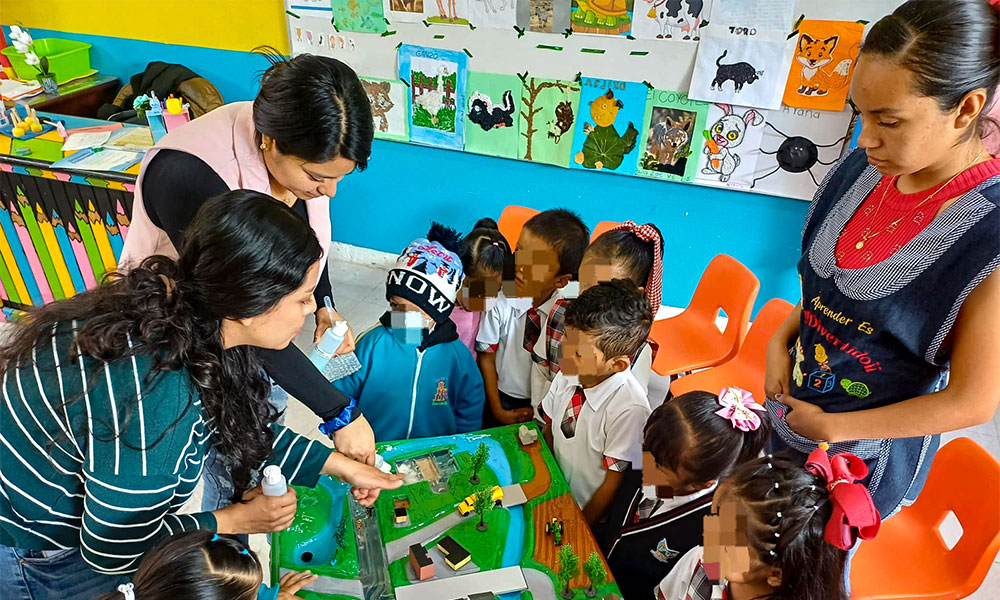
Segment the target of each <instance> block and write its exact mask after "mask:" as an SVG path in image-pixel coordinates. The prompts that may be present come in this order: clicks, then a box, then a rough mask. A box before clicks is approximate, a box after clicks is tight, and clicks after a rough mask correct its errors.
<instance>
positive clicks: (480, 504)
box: [472, 486, 493, 531]
mask: <svg viewBox="0 0 1000 600" xmlns="http://www.w3.org/2000/svg"><path fill="white" fill-rule="evenodd" d="M472 509H473V510H475V511H476V514H477V515H479V525H476V529H478V530H479V531H486V529H487V527H488V525H487V524H486V515H487V513H489V512H490V511H491V510H493V487H492V486H486V487H484V488H482V489H480V490H479V491H477V492H476V493H475V495H474V496H473V497H472Z"/></svg>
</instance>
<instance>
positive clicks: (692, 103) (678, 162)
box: [637, 90, 709, 181]
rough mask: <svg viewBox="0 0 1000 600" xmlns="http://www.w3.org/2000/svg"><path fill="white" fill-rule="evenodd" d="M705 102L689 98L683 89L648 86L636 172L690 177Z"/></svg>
mask: <svg viewBox="0 0 1000 600" xmlns="http://www.w3.org/2000/svg"><path fill="white" fill-rule="evenodd" d="M708 106H709V105H708V103H707V102H699V101H697V100H691V99H689V98H688V97H687V94H685V93H684V92H675V91H671V90H649V101H648V104H647V106H646V117H645V119H643V125H642V142H641V143H640V149H641V151H640V154H639V166H638V170H637V172H638V174H639V175H641V176H643V177H652V178H654V179H667V180H670V181H692V180H694V178H695V175H696V174H697V173H698V157H699V155H700V154H701V147H702V144H703V143H704V138H703V137H702V132H703V131H704V130H705V119H706V118H707V115H708Z"/></svg>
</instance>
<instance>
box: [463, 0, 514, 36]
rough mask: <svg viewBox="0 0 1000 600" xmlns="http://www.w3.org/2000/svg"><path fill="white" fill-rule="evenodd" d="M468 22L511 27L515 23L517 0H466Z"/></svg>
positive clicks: (486, 25) (490, 26) (499, 27)
mask: <svg viewBox="0 0 1000 600" xmlns="http://www.w3.org/2000/svg"><path fill="white" fill-rule="evenodd" d="M468 2H469V22H470V23H472V24H473V25H475V26H476V27H487V28H491V29H508V30H509V29H512V28H513V27H514V25H515V24H516V23H517V0H468Z"/></svg>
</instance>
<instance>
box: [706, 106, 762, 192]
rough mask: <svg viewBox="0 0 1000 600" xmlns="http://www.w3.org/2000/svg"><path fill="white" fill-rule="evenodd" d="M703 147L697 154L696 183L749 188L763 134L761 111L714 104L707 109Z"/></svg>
mask: <svg viewBox="0 0 1000 600" xmlns="http://www.w3.org/2000/svg"><path fill="white" fill-rule="evenodd" d="M707 122H708V123H709V126H708V129H707V130H704V131H702V132H701V133H700V134H699V135H701V136H702V138H703V140H704V142H705V146H704V148H703V149H702V151H701V153H700V154H699V159H698V173H697V175H696V177H695V181H697V182H699V183H704V184H707V185H718V186H726V187H731V188H737V189H748V188H749V187H750V186H751V184H752V183H753V177H754V167H755V166H756V163H757V156H758V154H759V152H760V150H759V148H760V140H761V137H762V136H763V135H764V116H763V114H762V113H761V111H759V110H757V109H754V108H747V107H744V106H732V105H729V104H713V105H711V106H710V107H709V108H708V120H707Z"/></svg>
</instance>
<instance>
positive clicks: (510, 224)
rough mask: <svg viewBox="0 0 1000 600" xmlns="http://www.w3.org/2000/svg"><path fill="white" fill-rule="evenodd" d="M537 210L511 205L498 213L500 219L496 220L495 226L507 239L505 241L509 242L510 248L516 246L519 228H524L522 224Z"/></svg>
mask: <svg viewBox="0 0 1000 600" xmlns="http://www.w3.org/2000/svg"><path fill="white" fill-rule="evenodd" d="M539 212H541V211H537V210H535V209H533V208H528V207H526V206H514V205H511V206H508V207H507V208H505V209H503V212H502V213H500V220H499V221H497V226H498V227H499V228H500V233H501V234H502V235H503V237H504V238H505V239H506V240H507V243H509V244H510V249H511V250H513V249H514V248H516V247H517V238H519V237H521V230H522V229H524V224H525V223H527V222H528V220H529V219H530V218H531V217H533V216H535V215H537V214H538V213H539Z"/></svg>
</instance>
